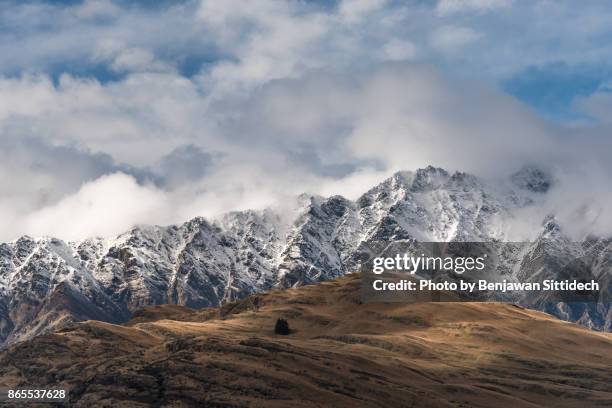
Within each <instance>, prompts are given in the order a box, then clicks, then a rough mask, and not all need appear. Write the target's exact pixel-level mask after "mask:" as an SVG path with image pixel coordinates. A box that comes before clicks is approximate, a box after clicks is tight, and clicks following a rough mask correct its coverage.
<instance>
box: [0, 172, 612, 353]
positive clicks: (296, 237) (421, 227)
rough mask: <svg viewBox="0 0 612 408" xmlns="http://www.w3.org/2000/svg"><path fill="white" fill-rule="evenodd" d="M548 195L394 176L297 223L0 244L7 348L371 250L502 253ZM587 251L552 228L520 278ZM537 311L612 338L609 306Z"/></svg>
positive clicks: (323, 269)
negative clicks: (431, 247) (410, 247)
mask: <svg viewBox="0 0 612 408" xmlns="http://www.w3.org/2000/svg"><path fill="white" fill-rule="evenodd" d="M552 185H553V180H552V179H551V178H550V177H549V176H548V175H547V174H546V173H545V172H543V171H541V170H537V169H533V168H528V169H524V170H522V171H520V172H518V173H517V174H515V175H514V176H512V177H511V178H510V179H509V180H508V181H507V182H505V183H502V184H497V185H491V184H488V183H486V182H484V181H482V180H479V179H478V178H476V177H474V176H471V175H469V174H465V173H459V172H457V173H454V174H449V173H448V172H446V171H445V170H443V169H439V168H434V167H428V168H425V169H420V170H417V171H415V172H398V173H396V174H394V175H393V176H392V177H390V178H389V179H387V180H385V181H384V182H382V183H381V184H380V185H377V186H375V187H374V188H372V189H371V190H369V191H368V192H367V193H365V194H363V195H362V196H361V197H360V198H358V199H357V200H355V201H351V200H348V199H346V198H344V197H341V196H333V197H329V198H323V197H318V196H308V195H302V196H300V197H298V198H297V199H296V205H295V209H294V210H293V211H280V210H278V209H274V208H269V209H265V210H262V211H243V212H232V213H228V214H226V215H224V216H223V217H220V218H219V219H215V220H205V219H203V218H195V219H193V220H190V221H188V222H186V223H184V224H182V225H173V226H167V227H161V226H139V227H135V228H133V229H132V230H130V231H128V232H126V233H124V234H122V235H120V236H118V237H116V238H114V239H99V238H96V239H86V240H83V241H80V242H64V241H62V240H59V239H55V238H31V237H27V236H26V237H22V238H20V239H18V240H16V241H13V242H9V243H4V244H0V342H2V344H4V345H7V344H10V343H14V342H17V341H20V340H23V339H27V338H30V337H32V336H34V335H37V334H39V333H42V332H45V331H48V330H51V329H56V328H61V327H63V326H65V325H66V324H68V323H71V322H74V321H81V320H86V319H96V320H102V321H107V322H113V323H116V322H122V321H126V320H127V319H129V317H130V316H131V314H132V312H133V311H134V310H136V309H138V308H140V307H142V306H146V305H159V304H167V303H169V304H178V305H185V306H189V307H193V308H201V307H208V306H218V305H220V304H223V303H226V302H229V301H232V300H235V299H238V298H242V297H245V296H247V295H248V294H251V293H254V292H260V291H264V290H267V289H270V288H273V287H291V286H297V285H302V284H308V283H313V282H318V281H321V280H327V279H331V278H335V277H338V276H341V275H344V274H346V273H351V272H354V271H356V270H357V269H358V268H359V266H360V265H361V264H362V263H363V262H365V261H366V260H368V259H369V258H370V257H371V255H372V254H371V248H372V247H373V245H374V243H380V242H394V241H398V240H411V239H415V240H419V241H503V240H505V239H507V232H508V230H509V226H510V225H512V223H513V222H514V220H516V218H515V217H516V214H515V210H517V209H520V208H524V207H528V206H534V205H538V200H540V199H541V197H542V196H544V195H545V194H547V191H548V189H549V188H551V186H552ZM596 243H597V245H596V247H597V248H598V252H597V254H596V256H597V257H598V259H599V264H600V267H601V271H602V272H601V273H608V274H609V270H610V260H611V259H612V256H611V255H610V254H611V248H612V247H611V245H610V244H611V243H612V240H610V239H608V240H606V239H597V240H596ZM570 247H571V251H573V252H571V251H570V252H568V251H567V248H570ZM591 248H592V247H591ZM581 251H582V252H584V248H582V247H580V246H576V244H572V243H571V241H570V240H569V239H568V238H567V237H565V236H564V235H563V233H562V231H560V229H559V227H558V225H557V224H556V223H555V221H554V218H547V219H546V220H543V223H542V226H541V234H540V236H539V237H538V239H537V240H536V241H535V242H533V244H532V248H531V251H530V252H529V253H527V254H525V255H524V256H525V257H527V256H533V257H534V259H535V258H537V259H541V258H542V256H544V258H545V259H546V260H547V261H546V262H545V264H544V265H542V267H541V268H539V269H537V270H536V269H533V268H532V269H529V265H530V264H529V263H527V262H523V264H524V265H525V267H524V268H522V269H521V271H519V272H518V273H526V274H538V273H541V272H542V270H546V271H550V273H554V270H555V268H554V265H555V263H554V261H555V259H558V257H559V256H561V254H564V255H563V256H582V252H581ZM591 252H592V251H591ZM568 254H569V255H568ZM525 259H527V258H525ZM531 265H533V263H532V264H531ZM608 282H609V280H608ZM532 301H533V302H532V303H533V304H532V305H530V306H532V307H534V308H539V309H542V310H546V311H548V312H550V313H553V314H555V315H557V316H558V317H560V318H562V319H566V320H571V321H577V322H579V323H581V324H583V325H585V326H588V327H591V328H595V329H601V330H608V331H609V330H610V329H611V328H612V309H611V308H610V305H609V304H603V303H599V304H597V303H591V304H588V305H585V304H576V305H573V304H570V303H563V302H561V303H560V302H557V303H554V304H550V303H547V302H540V301H538V300H537V299H535V300H532Z"/></svg>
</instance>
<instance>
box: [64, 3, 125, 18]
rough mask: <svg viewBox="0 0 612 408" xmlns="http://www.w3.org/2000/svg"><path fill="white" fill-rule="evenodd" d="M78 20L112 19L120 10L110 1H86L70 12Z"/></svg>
mask: <svg viewBox="0 0 612 408" xmlns="http://www.w3.org/2000/svg"><path fill="white" fill-rule="evenodd" d="M71 11H73V12H74V14H75V15H76V16H77V17H78V18H82V19H91V18H100V17H114V16H116V15H117V14H118V13H120V11H121V9H120V8H119V7H118V6H116V5H115V4H114V3H113V2H112V1H111V0H86V1H84V2H83V3H82V4H79V5H76V6H74V8H73V9H72V10H71Z"/></svg>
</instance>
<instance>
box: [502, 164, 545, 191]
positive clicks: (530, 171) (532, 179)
mask: <svg viewBox="0 0 612 408" xmlns="http://www.w3.org/2000/svg"><path fill="white" fill-rule="evenodd" d="M511 180H512V182H513V183H514V185H516V186H517V187H519V188H521V189H523V190H527V191H531V192H533V193H546V192H547V191H548V190H549V189H550V187H551V186H552V184H553V177H552V175H551V174H550V172H548V171H546V170H543V169H541V168H539V167H536V166H525V167H523V168H522V169H521V170H519V171H517V172H516V173H514V174H513V175H512V176H511Z"/></svg>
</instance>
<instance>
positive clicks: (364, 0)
mask: <svg viewBox="0 0 612 408" xmlns="http://www.w3.org/2000/svg"><path fill="white" fill-rule="evenodd" d="M386 3H387V0H342V1H341V2H340V5H339V10H340V15H341V16H342V18H343V19H344V20H345V21H347V22H349V23H354V22H357V21H360V20H362V19H363V18H366V17H367V16H368V15H369V14H371V13H373V12H375V11H377V10H380V9H381V8H383V7H384V6H385V4H386Z"/></svg>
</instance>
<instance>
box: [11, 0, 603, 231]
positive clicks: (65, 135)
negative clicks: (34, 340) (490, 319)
mask: <svg viewBox="0 0 612 408" xmlns="http://www.w3.org/2000/svg"><path fill="white" fill-rule="evenodd" d="M577 4H578V3H576V2H575V1H570V0H555V1H552V0H531V1H526V0H525V1H523V0H437V1H436V0H430V1H425V0H413V1H395V0H350V1H349V0H344V1H322V0H318V1H314V0H313V1H306V0H224V1H217V0H199V1H196V0H187V1H158V2H147V1H127V0H116V1H112V0H86V1H76V0H75V1H53V2H42V1H2V0H0V55H2V56H3V58H2V59H0V189H1V190H0V191H2V194H0V225H2V229H0V240H12V239H15V238H17V237H19V236H20V235H22V234H29V235H34V236H40V235H53V236H58V237H61V238H65V239H72V240H78V239H82V238H85V237H89V236H112V235H115V234H118V233H120V232H122V231H124V230H126V229H128V228H130V227H131V226H133V225H135V224H140V223H150V224H168V223H177V222H182V221H185V220H187V219H189V218H191V217H194V216H198V215H202V216H209V217H214V216H216V215H218V214H221V213H223V212H225V211H228V210H237V209H246V208H262V207H264V206H266V205H271V204H274V203H278V202H280V201H283V200H285V199H287V198H288V197H292V196H294V195H296V194H300V193H302V192H308V193H313V194H322V195H331V194H343V195H346V196H347V197H349V198H354V197H356V196H358V195H359V194H360V193H363V192H364V191H365V190H367V189H368V188H369V187H371V186H372V185H374V184H375V183H377V182H379V181H381V180H382V179H383V178H384V177H386V176H388V175H389V174H391V173H392V172H393V171H397V170H400V169H407V170H413V169H416V168H419V167H423V166H426V165H429V164H432V165H436V166H442V167H445V168H447V169H448V170H450V171H453V170H461V171H468V172H471V173H474V174H476V175H480V176H483V177H489V178H495V177H499V178H503V177H507V176H508V175H509V174H512V172H514V171H516V170H518V169H519V168H520V167H521V166H524V165H538V166H541V167H544V168H548V169H550V171H551V172H554V173H555V174H557V175H558V176H559V179H560V180H563V182H561V183H559V184H560V187H559V190H558V194H557V197H558V199H557V200H556V201H555V202H552V203H550V211H554V210H555V209H559V208H561V207H562V209H563V210H564V211H565V212H567V213H573V212H575V211H583V212H584V208H588V209H589V211H588V212H589V213H590V214H595V215H594V216H593V217H592V218H591V221H590V224H589V225H588V226H587V228H595V227H596V229H597V232H600V233H612V219H611V218H612V217H610V216H607V217H608V218H606V215H605V212H606V204H607V203H608V202H610V198H612V192H611V190H612V187H611V186H610V185H611V184H612V183H610V176H612V164H611V163H610V162H611V161H610V160H609V155H610V152H611V151H612V149H611V148H612V140H611V139H610V138H611V137H612V136H611V134H610V131H611V130H612V115H610V113H609V112H610V111H611V109H612V6H611V5H610V4H609V2H608V1H605V0H601V1H598V0H591V1H585V2H580V4H579V5H577Z"/></svg>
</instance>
